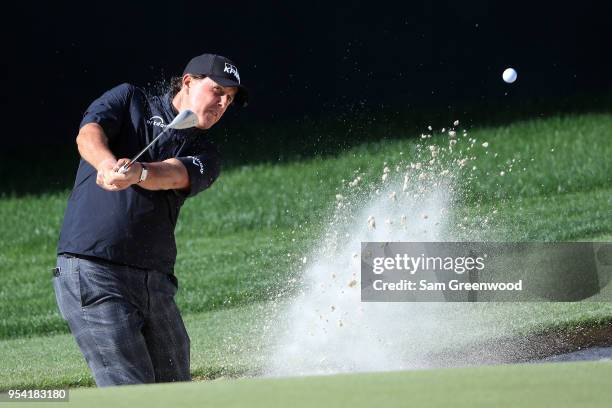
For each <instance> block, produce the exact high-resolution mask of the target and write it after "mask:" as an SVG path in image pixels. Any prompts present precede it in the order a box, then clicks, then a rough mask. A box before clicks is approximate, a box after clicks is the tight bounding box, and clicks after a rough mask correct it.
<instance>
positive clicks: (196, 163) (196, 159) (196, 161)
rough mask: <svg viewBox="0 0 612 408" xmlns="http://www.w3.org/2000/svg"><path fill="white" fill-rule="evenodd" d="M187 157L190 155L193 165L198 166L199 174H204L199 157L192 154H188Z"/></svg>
mask: <svg viewBox="0 0 612 408" xmlns="http://www.w3.org/2000/svg"><path fill="white" fill-rule="evenodd" d="M188 157H191V161H192V162H193V164H194V165H196V166H199V167H200V174H204V165H203V164H202V161H200V159H198V158H197V157H193V156H188Z"/></svg>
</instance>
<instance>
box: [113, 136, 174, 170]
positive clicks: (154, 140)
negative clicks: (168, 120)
mask: <svg viewBox="0 0 612 408" xmlns="http://www.w3.org/2000/svg"><path fill="white" fill-rule="evenodd" d="M166 130H168V127H165V128H164V130H162V131H161V133H160V134H159V135H157V137H156V138H155V139H153V140H152V141H151V143H149V144H148V145H147V147H145V148H144V149H142V150H141V151H140V153H138V154H137V155H136V156H134V158H133V159H132V160H130V161H129V162H128V163H126V164H124V165H123V166H121V168H120V169H119V171H118V173H119V174H124V173H125V172H126V171H128V169H129V168H130V166H131V165H132V164H134V162H135V161H136V160H138V158H139V157H140V156H142V155H143V154H144V152H146V151H147V150H148V149H149V147H151V146H152V145H153V143H155V142H156V141H157V139H159V138H160V137H161V135H163V134H164V133H165V132H166Z"/></svg>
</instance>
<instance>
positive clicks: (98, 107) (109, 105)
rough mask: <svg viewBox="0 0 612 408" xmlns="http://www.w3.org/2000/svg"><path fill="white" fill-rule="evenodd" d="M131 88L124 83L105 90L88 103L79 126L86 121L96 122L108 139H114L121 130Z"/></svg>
mask: <svg viewBox="0 0 612 408" xmlns="http://www.w3.org/2000/svg"><path fill="white" fill-rule="evenodd" d="M133 90H134V86H133V85H130V84H127V83H125V84H121V85H118V86H116V87H114V88H112V89H110V90H108V91H106V92H105V93H104V94H103V95H102V96H100V97H99V98H98V99H96V100H95V101H93V102H92V103H91V105H89V107H88V108H87V110H86V111H85V113H84V115H83V119H82V120H81V124H80V125H79V128H82V127H83V126H85V125H86V124H88V123H97V124H99V125H100V126H102V129H104V134H105V135H106V137H108V139H109V140H113V139H115V138H116V136H117V135H118V134H119V131H120V130H121V124H122V122H123V119H124V117H125V115H126V112H127V110H128V106H129V100H130V97H131V95H132V93H133Z"/></svg>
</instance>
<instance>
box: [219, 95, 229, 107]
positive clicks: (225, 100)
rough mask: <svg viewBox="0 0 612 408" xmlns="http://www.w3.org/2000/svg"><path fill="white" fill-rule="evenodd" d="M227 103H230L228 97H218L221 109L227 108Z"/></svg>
mask: <svg viewBox="0 0 612 408" xmlns="http://www.w3.org/2000/svg"><path fill="white" fill-rule="evenodd" d="M229 103H230V99H229V95H222V96H221V97H219V105H221V107H222V108H227V106H228V105H229Z"/></svg>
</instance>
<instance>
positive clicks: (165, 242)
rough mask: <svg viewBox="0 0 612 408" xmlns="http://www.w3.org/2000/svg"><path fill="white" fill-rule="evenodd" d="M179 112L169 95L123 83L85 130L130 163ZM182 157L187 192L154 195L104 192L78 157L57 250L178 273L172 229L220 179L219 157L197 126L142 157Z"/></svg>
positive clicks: (135, 189) (93, 108) (172, 133)
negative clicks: (188, 205) (189, 201)
mask: <svg viewBox="0 0 612 408" xmlns="http://www.w3.org/2000/svg"><path fill="white" fill-rule="evenodd" d="M177 114H178V112H177V111H176V109H175V108H174V107H173V105H172V96H171V94H169V93H168V94H166V95H163V96H147V95H146V94H145V93H144V92H143V91H142V90H141V89H139V88H137V87H135V86H133V85H130V84H122V85H119V86H117V87H115V88H113V89H111V90H109V91H108V92H106V93H105V94H103V95H102V96H101V97H100V98H98V99H96V100H95V101H94V102H93V103H92V104H91V105H90V106H89V108H88V109H87V111H86V112H85V115H84V117H83V120H82V121H81V125H80V127H83V126H84V125H86V124H87V123H92V122H93V123H98V124H99V125H100V126H102V128H103V129H104V133H105V134H106V136H107V137H108V144H109V148H110V150H111V151H112V152H113V154H114V155H115V157H117V158H118V159H119V158H131V157H133V156H135V155H136V154H137V153H138V152H139V151H141V150H142V149H143V148H144V147H145V146H146V145H147V144H148V143H150V142H151V140H153V139H154V138H155V137H156V136H157V135H158V134H159V133H160V132H161V131H162V130H163V128H164V126H165V125H166V124H168V123H170V122H171V121H172V119H173V118H174V117H175V116H176V115H177ZM169 158H177V159H178V160H180V161H181V162H182V163H183V164H184V165H185V167H186V168H187V173H188V174H189V182H190V188H189V190H188V191H186V190H159V191H151V190H146V189H143V188H141V187H140V186H138V185H132V186H130V187H128V188H127V189H125V190H122V191H106V190H104V189H102V188H101V187H100V186H98V185H97V184H96V175H97V171H96V169H95V168H94V167H93V166H92V165H90V164H89V163H87V162H86V161H85V160H83V159H81V161H80V163H79V168H78V171H77V175H76V181H75V183H74V188H73V190H72V193H71V194H70V198H69V200H68V206H67V208H66V212H65V214H64V223H63V225H62V230H61V232H60V239H59V243H58V248H57V253H58V254H60V253H71V254H76V255H84V256H89V257H95V258H100V259H103V260H107V261H110V262H114V263H119V264H124V265H131V266H136V267H141V268H146V269H154V270H158V271H160V272H164V273H173V272H174V263H175V260H176V243H175V240H174V228H175V226H176V221H177V218H178V215H179V211H180V209H181V206H182V205H183V203H184V202H185V199H186V198H187V197H193V196H194V195H196V194H198V193H199V192H200V191H202V190H204V189H206V188H208V187H209V186H210V185H211V184H212V183H213V182H214V181H215V180H216V179H217V177H218V176H219V166H220V163H219V162H220V160H219V152H218V151H217V149H216V148H215V146H214V145H213V144H212V143H211V141H210V140H208V139H207V135H206V133H205V131H203V130H201V129H197V128H191V129H183V130H175V129H169V130H168V131H166V133H165V134H164V135H163V136H162V137H161V138H160V139H159V140H158V141H157V142H155V144H154V145H153V146H152V147H151V148H150V149H148V150H147V152H145V154H143V155H142V156H141V157H140V158H139V161H141V162H145V163H146V162H158V161H163V160H166V159H169Z"/></svg>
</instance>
